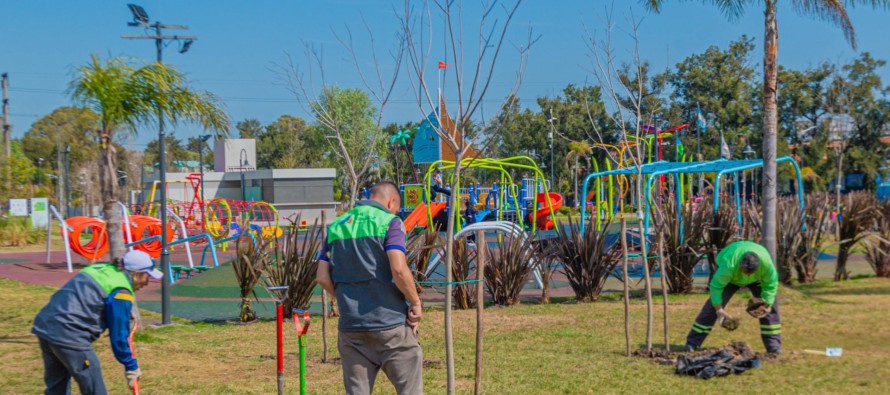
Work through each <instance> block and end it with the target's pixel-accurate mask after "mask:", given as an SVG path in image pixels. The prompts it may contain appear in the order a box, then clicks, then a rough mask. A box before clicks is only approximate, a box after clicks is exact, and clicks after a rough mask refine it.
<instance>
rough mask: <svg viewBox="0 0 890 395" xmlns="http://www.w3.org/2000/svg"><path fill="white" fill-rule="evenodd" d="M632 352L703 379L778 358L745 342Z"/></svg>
mask: <svg viewBox="0 0 890 395" xmlns="http://www.w3.org/2000/svg"><path fill="white" fill-rule="evenodd" d="M633 356H635V357H639V358H648V359H651V360H653V361H654V362H656V363H658V364H662V365H672V366H674V367H675V368H676V370H675V372H676V373H677V374H679V375H685V376H694V377H697V378H700V379H710V378H712V377H719V376H726V375H728V374H730V373H735V374H738V373H742V372H744V371H746V370H748V369H753V368H759V367H761V365H762V362H763V361H766V362H775V360H776V358H775V356H773V355H769V354H761V353H757V352H754V349H752V348H751V346H750V345H748V343H746V342H741V341H737V342H732V343H731V344H729V345H727V346H724V347H719V348H709V349H706V350H701V351H697V352H694V353H676V354H675V353H671V352H670V351H666V350H656V349H652V350H642V349H641V350H637V351H634V353H633Z"/></svg>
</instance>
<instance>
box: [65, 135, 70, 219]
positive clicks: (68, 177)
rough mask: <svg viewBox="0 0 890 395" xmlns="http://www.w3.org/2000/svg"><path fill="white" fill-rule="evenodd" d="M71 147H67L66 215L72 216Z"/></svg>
mask: <svg viewBox="0 0 890 395" xmlns="http://www.w3.org/2000/svg"><path fill="white" fill-rule="evenodd" d="M70 157H71V145H66V146H65V215H66V216H68V217H70V216H71V162H70V161H69V160H70Z"/></svg>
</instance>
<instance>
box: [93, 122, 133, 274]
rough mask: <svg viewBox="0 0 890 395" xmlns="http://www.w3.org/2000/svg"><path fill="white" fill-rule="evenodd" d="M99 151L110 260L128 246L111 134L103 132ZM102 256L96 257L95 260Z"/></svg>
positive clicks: (103, 208) (117, 256)
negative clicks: (125, 243) (118, 200)
mask: <svg viewBox="0 0 890 395" xmlns="http://www.w3.org/2000/svg"><path fill="white" fill-rule="evenodd" d="M100 144H101V145H100V147H101V150H100V152H99V190H100V192H101V193H102V202H103V203H102V215H103V216H104V217H105V230H106V232H107V237H108V252H109V254H111V255H110V257H109V261H110V262H114V260H115V259H116V258H121V257H123V256H124V251H125V250H126V246H125V245H124V235H123V232H122V229H121V211H120V207H118V206H117V203H116V202H117V199H118V196H117V195H118V194H117V192H118V188H117V177H116V171H117V150H115V149H114V145H112V144H111V134H110V133H107V132H106V133H102V135H101V142H100ZM99 258H101V257H94V259H93V260H95V259H99Z"/></svg>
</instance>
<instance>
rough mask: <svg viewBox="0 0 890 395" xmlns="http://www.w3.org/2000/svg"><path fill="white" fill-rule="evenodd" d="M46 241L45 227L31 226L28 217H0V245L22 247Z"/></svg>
mask: <svg viewBox="0 0 890 395" xmlns="http://www.w3.org/2000/svg"><path fill="white" fill-rule="evenodd" d="M45 241H46V229H42V228H33V227H31V219H30V218H29V217H6V218H0V246H4V247H22V246H26V245H30V244H39V243H43V242H45Z"/></svg>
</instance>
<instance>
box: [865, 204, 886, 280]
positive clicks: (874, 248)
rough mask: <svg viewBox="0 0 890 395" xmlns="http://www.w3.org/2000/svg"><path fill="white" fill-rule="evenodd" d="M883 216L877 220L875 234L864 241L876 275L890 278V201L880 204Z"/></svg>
mask: <svg viewBox="0 0 890 395" xmlns="http://www.w3.org/2000/svg"><path fill="white" fill-rule="evenodd" d="M880 208H881V216H880V217H879V218H877V219H876V220H875V234H874V235H872V237H869V238H868V239H866V240H865V241H864V243H865V260H866V261H868V264H869V265H871V268H872V269H874V271H875V275H876V276H878V277H883V278H890V202H882V203H881V204H880Z"/></svg>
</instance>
